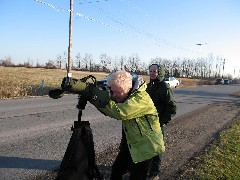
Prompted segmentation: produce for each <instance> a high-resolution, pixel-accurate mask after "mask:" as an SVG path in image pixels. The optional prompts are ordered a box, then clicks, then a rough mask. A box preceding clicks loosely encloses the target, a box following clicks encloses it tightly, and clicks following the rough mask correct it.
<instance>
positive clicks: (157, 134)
mask: <svg viewBox="0 0 240 180" xmlns="http://www.w3.org/2000/svg"><path fill="white" fill-rule="evenodd" d="M107 86H108V88H109V90H101V89H99V88H97V87H95V86H94V85H93V84H88V83H84V82H82V81H81V80H77V79H74V78H69V79H67V82H66V78H65V79H64V80H63V85H62V88H63V89H64V90H65V91H69V92H72V93H77V94H81V95H82V96H84V97H86V98H87V100H88V101H89V102H90V103H92V104H93V105H94V106H95V107H96V108H98V110H100V111H101V112H102V113H104V114H105V115H107V116H110V117H112V118H115V119H117V120H121V121H122V129H123V134H122V140H121V145H120V151H119V153H118V155H117V157H116V160H115V161H114V164H113V166H112V173H111V179H112V180H118V179H119V180H121V179H122V175H123V174H125V173H126V171H129V173H130V179H134V180H145V179H147V173H148V169H149V167H150V164H151V161H152V158H153V157H155V156H156V155H159V154H161V153H163V152H164V151H165V146H164V142H163V135H162V132H161V128H160V124H159V117H158V113H157V110H156V108H155V106H154V103H153V101H152V100H151V98H150V96H149V95H148V93H147V92H146V87H147V86H146V83H145V82H144V81H143V79H142V78H140V77H137V78H135V79H132V76H131V74H130V73H128V72H126V71H117V72H115V73H112V74H111V75H110V77H109V78H108V81H107Z"/></svg>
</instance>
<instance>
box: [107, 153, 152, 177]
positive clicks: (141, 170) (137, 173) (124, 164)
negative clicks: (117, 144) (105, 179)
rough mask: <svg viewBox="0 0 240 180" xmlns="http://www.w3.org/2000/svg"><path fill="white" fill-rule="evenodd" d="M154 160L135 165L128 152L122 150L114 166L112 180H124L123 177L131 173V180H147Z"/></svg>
mask: <svg viewBox="0 0 240 180" xmlns="http://www.w3.org/2000/svg"><path fill="white" fill-rule="evenodd" d="M151 161H152V159H149V160H146V161H143V162H140V163H136V164H135V163H134V162H133V161H132V158H131V155H130V152H129V151H128V150H123V149H120V151H119V153H118V155H117V157H116V160H115V161H114V163H113V166H112V173H111V180H122V176H123V175H124V174H126V173H127V172H129V173H130V177H129V179H130V180H146V179H147V173H148V169H149V167H150V164H151Z"/></svg>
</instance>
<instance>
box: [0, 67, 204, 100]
mask: <svg viewBox="0 0 240 180" xmlns="http://www.w3.org/2000/svg"><path fill="white" fill-rule="evenodd" d="M66 74H67V73H66V70H60V69H44V68H25V67H3V66H0V85H1V88H0V99H7V98H17V97H26V96H41V95H46V94H48V91H49V90H50V89H54V88H59V87H60V84H61V81H62V79H63V77H64V76H66ZM72 74H73V77H76V78H79V79H80V78H82V77H85V76H87V75H90V74H91V75H93V76H95V77H96V79H97V80H100V79H102V78H103V77H105V76H106V75H107V73H96V72H89V71H86V72H84V71H72ZM142 77H143V79H144V80H145V81H146V82H148V81H149V76H146V75H144V76H142ZM178 79H179V80H180V81H181V85H180V86H179V87H186V86H196V85H198V84H199V82H200V80H198V79H197V80H196V79H187V78H178ZM43 81H44V87H43V86H42V84H43ZM208 83H209V82H208Z"/></svg>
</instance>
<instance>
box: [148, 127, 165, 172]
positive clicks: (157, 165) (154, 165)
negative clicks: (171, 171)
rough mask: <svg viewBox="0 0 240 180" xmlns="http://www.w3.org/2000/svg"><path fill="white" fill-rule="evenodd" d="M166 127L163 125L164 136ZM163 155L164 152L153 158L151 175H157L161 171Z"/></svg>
mask: <svg viewBox="0 0 240 180" xmlns="http://www.w3.org/2000/svg"><path fill="white" fill-rule="evenodd" d="M165 128H166V127H165V126H162V127H161V130H162V134H163V137H164V133H165ZM162 156H163V154H159V155H158V156H155V157H153V158H152V164H151V166H150V170H149V176H157V175H158V174H159V173H160V166H161V161H162Z"/></svg>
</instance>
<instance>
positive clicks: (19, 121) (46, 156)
mask: <svg viewBox="0 0 240 180" xmlns="http://www.w3.org/2000/svg"><path fill="white" fill-rule="evenodd" d="M237 91H240V86H239V85H229V86H220V85H218V86H201V87H194V88H186V89H174V92H175V95H176V100H177V106H178V111H177V115H176V117H175V118H176V119H177V118H178V117H179V116H181V115H184V114H186V113H188V112H192V111H194V110H197V109H199V108H202V107H204V106H207V105H209V104H213V103H216V102H231V101H234V100H235V97H232V96H229V94H231V93H234V92H237ZM76 104H77V96H76V95H66V96H64V97H62V98H61V99H58V100H53V99H50V98H49V97H40V98H39V97H38V98H27V99H13V100H1V101H0V122H1V126H0V137H1V138H0V175H1V176H0V179H1V180H5V179H6V180H16V179H19V180H20V179H21V180H22V179H33V178H34V177H36V176H41V174H46V173H47V172H51V171H53V170H55V169H57V168H58V166H59V164H60V162H61V160H62V157H63V155H64V152H65V150H66V147H67V144H68V141H69V139H70V136H71V131H70V128H71V126H72V124H73V122H74V121H75V120H77V114H78V110H77V108H76ZM82 120H84V121H90V123H91V128H92V130H93V136H94V142H95V149H96V151H97V152H101V151H104V150H105V149H106V148H108V147H109V146H111V145H112V144H117V143H119V141H120V138H121V137H120V136H121V121H117V120H114V119H111V118H108V117H106V116H104V115H103V114H101V113H100V112H99V111H97V109H96V108H95V107H93V106H92V105H91V104H87V106H86V108H85V110H84V111H83V117H82Z"/></svg>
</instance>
